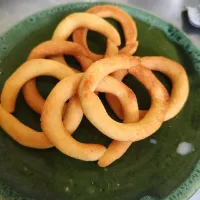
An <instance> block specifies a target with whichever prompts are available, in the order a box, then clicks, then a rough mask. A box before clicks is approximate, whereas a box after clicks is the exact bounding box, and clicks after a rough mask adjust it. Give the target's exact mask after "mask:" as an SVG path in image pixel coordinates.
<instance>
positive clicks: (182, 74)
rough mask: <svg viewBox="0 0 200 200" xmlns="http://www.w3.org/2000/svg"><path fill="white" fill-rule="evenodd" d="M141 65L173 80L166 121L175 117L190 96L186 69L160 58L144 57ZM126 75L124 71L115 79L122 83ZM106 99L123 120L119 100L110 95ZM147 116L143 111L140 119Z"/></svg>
mask: <svg viewBox="0 0 200 200" xmlns="http://www.w3.org/2000/svg"><path fill="white" fill-rule="evenodd" d="M141 65H142V66H144V67H146V68H148V69H150V70H152V71H159V72H161V73H163V74H164V75H166V76H167V77H168V78H169V79H170V80H171V82H172V91H171V95H170V98H169V100H168V109H167V112H166V115H165V121H167V120H169V119H171V118H173V117H175V116H176V115H177V114H178V113H179V112H180V110H181V109H182V108H183V106H184V104H185V102H186V101H187V98H188V94H189V82H188V77H187V73H186V71H185V69H184V67H183V66H181V65H180V64H179V63H177V62H175V61H173V60H170V59H168V58H164V57H160V56H151V57H143V58H141ZM126 74H127V72H125V71H124V72H123V73H121V75H120V76H118V77H117V76H114V77H115V78H117V79H118V80H120V81H121V80H122V79H123V78H124V76H126ZM106 98H107V101H108V102H109V104H110V105H111V106H112V109H113V111H114V112H115V113H116V115H117V116H118V117H119V118H123V111H122V108H121V105H120V103H119V101H118V99H116V98H115V96H111V95H110V94H107V95H106ZM145 114H146V111H143V110H141V111H140V118H142V117H143V116H144V115H145Z"/></svg>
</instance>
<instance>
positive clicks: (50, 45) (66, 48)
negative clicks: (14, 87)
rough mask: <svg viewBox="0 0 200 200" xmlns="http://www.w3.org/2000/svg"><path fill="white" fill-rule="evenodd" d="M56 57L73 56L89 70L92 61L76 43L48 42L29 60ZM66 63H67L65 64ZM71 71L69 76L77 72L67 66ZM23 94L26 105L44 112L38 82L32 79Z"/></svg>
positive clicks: (40, 46) (36, 48)
mask: <svg viewBox="0 0 200 200" xmlns="http://www.w3.org/2000/svg"><path fill="white" fill-rule="evenodd" d="M56 55H72V56H74V57H75V58H76V59H77V60H78V61H79V62H80V64H81V66H82V68H83V69H84V68H88V67H89V66H90V65H91V64H92V61H91V60H90V59H89V58H87V57H86V56H87V53H86V51H85V50H84V48H83V47H81V46H80V45H79V44H76V43H74V42H68V41H51V40H50V41H46V42H43V43H41V44H39V45H38V46H36V47H35V48H34V49H33V50H32V51H31V53H30V55H29V57H28V60H31V59H36V58H46V57H50V56H56ZM65 63H66V62H65ZM66 67H67V68H68V69H69V75H73V74H75V73H76V72H78V71H77V70H74V69H72V68H71V67H69V66H68V65H67V64H66ZM23 94H24V98H25V100H26V103H27V104H28V105H29V106H30V107H31V108H32V109H33V110H34V111H35V112H37V113H38V114H40V113H41V112H42V108H43V105H44V102H45V100H44V98H43V97H42V96H41V95H40V93H39V92H38V90H37V87H36V80H35V79H32V80H30V81H28V82H27V83H26V84H25V85H24V86H23Z"/></svg>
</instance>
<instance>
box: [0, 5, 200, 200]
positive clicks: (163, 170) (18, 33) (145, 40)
mask: <svg viewBox="0 0 200 200" xmlns="http://www.w3.org/2000/svg"><path fill="white" fill-rule="evenodd" d="M93 5H96V3H76V4H68V5H63V6H59V7H55V8H52V9H48V10H45V11H42V12H40V13H37V14H35V15H33V16H30V17H28V18H27V19H25V20H24V21H22V22H20V23H19V24H17V25H15V26H14V27H13V28H12V29H11V30H9V31H8V32H7V33H6V34H4V35H3V36H2V37H0V61H1V63H0V71H1V75H0V87H1V88H2V87H3V84H4V82H5V80H6V79H7V78H8V77H9V76H10V75H11V73H12V72H13V71H14V70H15V69H16V68H17V67H18V66H19V65H20V64H21V63H23V62H24V61H25V59H26V57H27V55H28V54H29V52H30V50H31V49H32V48H33V47H34V46H35V45H37V44H39V43H40V42H42V41H45V40H48V39H50V38H51V36H52V33H53V30H54V29H55V27H56V25H57V24H58V22H59V21H60V20H61V19H62V18H64V17H65V16H67V15H68V14H70V13H72V12H77V11H79V12H80V11H84V10H86V9H88V8H89V7H90V6H93ZM118 6H119V7H121V8H122V9H124V10H125V11H126V12H128V13H129V14H130V15H132V16H133V17H134V19H135V20H136V23H137V27H138V33H139V48H138V50H137V53H136V55H139V56H145V55H149V56H150V55H161V56H166V57H168V58H171V59H173V60H176V61H178V62H179V63H181V64H182V65H183V66H184V67H185V69H186V70H187V73H188V76H189V80H190V96H189V99H188V101H187V103H186V105H185V107H184V109H183V110H182V111H181V112H180V113H179V114H178V116H177V117H175V118H174V119H172V120H170V121H168V122H165V123H164V124H163V126H162V128H161V129H160V130H159V131H157V133H156V134H154V136H153V137H154V138H156V139H157V141H158V144H157V145H153V144H151V143H150V142H149V138H147V139H146V140H143V141H140V142H137V143H135V144H133V145H132V147H131V148H130V149H129V151H128V152H127V153H126V154H125V156H123V158H121V159H120V160H119V161H117V162H116V163H114V164H113V165H111V166H110V167H108V168H106V169H102V168H99V167H98V166H97V163H91V162H82V161H79V160H75V159H71V158H69V157H67V156H65V155H63V154H62V153H60V152H59V151H57V150H56V149H55V148H52V149H49V150H33V149H29V148H25V147H23V146H20V145H18V144H17V143H16V142H15V141H13V140H12V139H10V137H8V136H7V134H6V133H5V132H4V131H3V130H0V180H1V184H0V194H1V196H2V197H1V198H0V199H7V200H22V199H37V200H44V199H47V200H56V199H57V200H71V199H77V200H79V199H81V200H82V199H87V200H93V199H95V200H98V199H105V200H113V199H121V200H136V199H137V200H138V199H143V200H144V199H145V200H147V199H148V200H149V199H151V200H152V199H158V200H186V199H189V197H190V196H192V194H193V193H194V192H195V190H196V189H197V188H199V187H200V163H198V160H199V158H200V149H199V148H198V147H199V144H200V137H198V136H199V135H198V134H199V133H200V123H199V119H200V112H199V110H198V109H199V107H200V80H199V72H200V52H199V51H198V50H197V49H196V47H194V46H193V45H192V43H191V42H190V41H189V40H188V38H187V37H186V36H185V35H184V34H183V33H182V32H180V31H179V30H178V29H177V28H175V27H173V26H172V25H170V24H168V23H166V22H164V21H163V20H161V19H159V18H157V17H155V16H153V15H151V14H148V13H146V12H144V11H141V10H139V9H136V8H133V7H131V6H130V5H128V6H126V5H120V4H118ZM109 21H110V22H111V23H113V24H114V25H115V26H116V27H117V28H118V29H119V31H120V32H121V33H122V31H121V28H120V26H119V24H117V23H116V22H113V21H112V20H109ZM97 38H98V40H97ZM88 40H89V45H90V47H91V48H92V49H93V50H95V51H99V52H103V51H104V50H105V38H103V37H102V36H100V35H99V34H96V33H92V32H90V34H89V37H88ZM99 46H100V47H101V48H99ZM97 47H98V48H97ZM67 60H69V62H70V63H72V64H73V65H74V66H76V67H78V65H77V64H76V62H74V60H73V59H71V58H69V57H68V58H67ZM157 76H158V77H159V78H160V79H161V81H163V83H164V84H165V85H166V86H168V89H170V87H171V86H170V82H169V80H167V79H166V77H164V76H162V75H160V74H157ZM125 82H126V83H127V84H128V85H129V86H130V87H131V88H133V89H134V91H135V92H136V94H137V96H138V99H139V102H140V107H141V108H148V106H149V103H150V102H149V96H148V94H147V92H146V90H145V89H144V88H143V87H142V86H141V85H140V84H139V83H138V82H137V81H136V80H135V79H134V78H132V77H129V76H128V77H127V78H126V79H125ZM55 83H56V80H54V79H51V78H44V77H41V78H38V88H39V89H40V91H41V92H42V94H43V95H44V96H46V95H47V94H48V92H49V91H50V89H51V88H52V86H53V85H54V84H55ZM101 98H102V99H104V96H103V95H101ZM104 102H105V101H104ZM105 105H106V103H105ZM109 113H110V114H111V115H112V116H113V117H115V116H114V115H113V113H112V112H111V111H109ZM15 115H16V116H17V117H18V118H19V119H20V120H21V121H23V122H24V123H26V124H27V125H29V126H31V127H33V128H35V129H37V130H39V129H40V123H39V116H38V115H37V114H35V113H34V112H33V111H31V110H30V109H29V108H28V107H27V105H26V104H25V102H24V99H23V97H22V95H20V96H19V98H18V102H17V108H16V112H15ZM75 137H76V138H77V139H78V140H80V141H85V142H97V143H102V144H105V145H108V144H109V142H110V140H109V139H107V138H106V137H104V136H103V135H102V134H100V133H99V131H97V130H96V129H95V128H94V127H93V126H92V125H91V124H90V123H89V122H88V121H87V120H86V119H84V120H83V121H82V123H81V125H80V127H79V129H78V130H77V133H76V134H75ZM182 141H187V142H192V143H193V145H194V147H195V151H194V152H193V153H191V154H189V155H187V156H180V155H178V154H177V153H176V148H177V145H178V144H179V143H180V142H182ZM66 145H67V144H66Z"/></svg>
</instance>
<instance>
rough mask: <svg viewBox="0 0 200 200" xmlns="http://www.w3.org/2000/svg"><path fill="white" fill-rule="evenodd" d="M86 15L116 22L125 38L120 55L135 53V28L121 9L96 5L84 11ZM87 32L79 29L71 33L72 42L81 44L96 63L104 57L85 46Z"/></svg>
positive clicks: (129, 17) (84, 29) (131, 20)
mask: <svg viewBox="0 0 200 200" xmlns="http://www.w3.org/2000/svg"><path fill="white" fill-rule="evenodd" d="M86 12H87V13H91V14H95V15H97V16H99V17H102V18H112V19H114V20H116V21H118V22H119V23H120V24H121V26H122V29H123V32H124V37H125V47H123V48H122V49H120V51H119V53H120V54H126V55H132V54H133V53H135V51H136V50H137V47H138V42H137V41H136V39H137V27H136V24H135V22H134V20H133V19H132V18H131V16H130V15H128V14H127V13H126V12H124V11H123V10H122V9H120V8H118V7H116V6H112V5H98V6H95V7H92V8H90V9H88V10H87V11H86ZM87 32H88V29H86V28H79V29H77V30H75V31H74V33H73V41H74V42H76V43H79V44H81V45H82V46H84V47H85V49H86V50H87V52H88V55H89V57H90V58H91V59H92V60H94V61H96V60H100V59H101V58H103V57H104V55H98V54H95V53H93V52H91V51H90V50H89V48H88V45H87ZM108 45H109V43H107V48H109V46H108Z"/></svg>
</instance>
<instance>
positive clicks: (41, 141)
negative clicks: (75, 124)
mask: <svg viewBox="0 0 200 200" xmlns="http://www.w3.org/2000/svg"><path fill="white" fill-rule="evenodd" d="M41 75H47V76H54V77H56V78H58V79H63V78H64V77H66V76H68V75H69V69H68V68H67V67H66V66H65V65H63V64H60V63H58V62H56V61H52V60H44V59H35V60H30V61H27V62H25V63H24V64H22V65H21V66H20V67H19V68H18V69H17V70H16V71H15V72H14V73H13V74H12V75H11V76H10V77H9V78H8V79H7V81H6V82H5V85H4V88H3V91H2V95H1V103H2V106H0V124H1V127H2V128H3V129H4V130H5V131H6V132H7V133H8V134H9V135H10V136H11V137H12V138H13V139H14V140H16V141H17V142H18V143H20V144H22V145H24V146H27V147H32V148H41V149H43V148H49V147H52V146H53V145H52V143H51V142H50V141H49V140H48V139H47V138H46V136H45V135H44V134H43V133H42V132H37V131H35V130H33V129H31V128H29V127H27V126H25V125H24V124H23V123H21V122H20V121H19V120H17V119H16V118H15V117H14V116H13V115H11V114H10V113H12V112H14V110H15V103H16V98H17V95H18V93H19V91H20V89H21V87H22V86H23V85H24V84H25V83H26V82H27V81H28V80H31V79H32V78H35V77H36V76H41Z"/></svg>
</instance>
